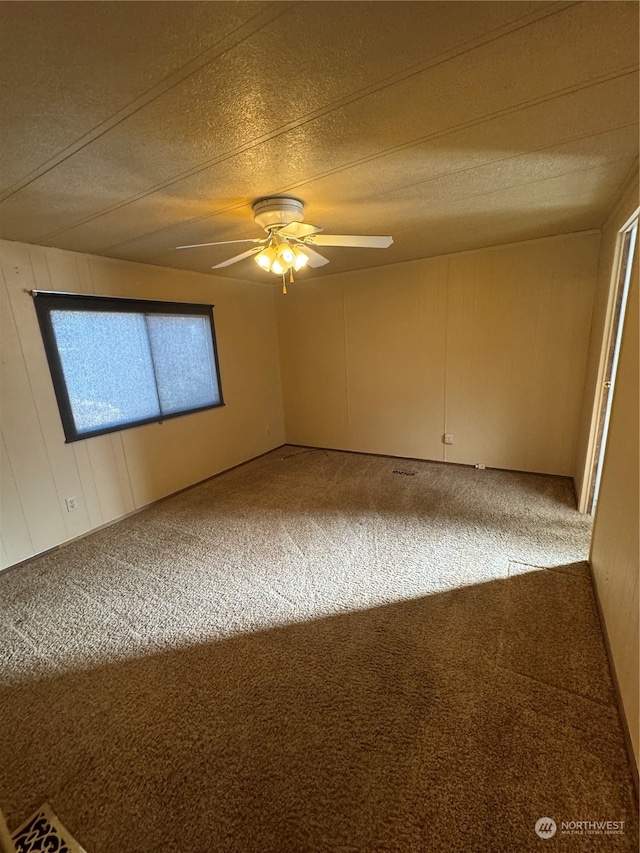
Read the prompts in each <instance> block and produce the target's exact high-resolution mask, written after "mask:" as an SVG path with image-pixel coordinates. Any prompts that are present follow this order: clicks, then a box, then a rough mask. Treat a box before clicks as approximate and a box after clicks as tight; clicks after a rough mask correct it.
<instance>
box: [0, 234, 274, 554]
mask: <svg viewBox="0 0 640 853" xmlns="http://www.w3.org/2000/svg"><path fill="white" fill-rule="evenodd" d="M0 267H1V271H2V280H1V281H0V300H1V304H0V320H1V323H2V327H1V333H2V335H1V343H2V397H1V400H2V410H1V417H0V420H1V427H2V440H1V447H0V449H1V454H2V456H1V460H0V465H1V467H0V473H1V478H2V479H1V505H0V512H1V519H2V537H1V542H0V545H1V549H2V551H1V559H2V563H1V565H2V567H6V566H8V565H12V564H13V563H16V562H18V561H20V560H23V559H25V558H27V557H29V556H31V555H33V554H37V553H39V552H41V551H44V550H46V549H47V548H51V547H53V546H55V545H58V544H60V543H61V542H64V541H66V540H68V539H70V538H73V537H74V536H78V535H80V534H83V533H86V532H87V531H89V530H92V529H94V528H96V527H98V526H100V525H102V524H105V523H106V522H109V521H112V520H113V519H116V518H118V517H120V516H122V515H124V514H126V513H128V512H130V511H132V510H134V509H137V508H139V507H142V506H144V505H146V504H148V503H150V502H152V501H154V500H157V499H159V498H161V497H164V496H165V495H168V494H171V493H172V492H175V491H177V490H179V489H181V488H184V487H186V486H189V485H191V484H192V483H195V482H198V481H199V480H202V479H205V478H206V477H209V476H212V475H213V474H216V473H217V472H219V471H222V470H224V469H226V468H229V467H231V466H233V465H236V464H238V463H240V462H243V461H245V460H246V459H250V458H252V457H254V456H257V455H259V454H260V453H263V452H265V451H267V450H269V449H271V448H272V447H277V446H279V445H280V444H282V443H283V441H284V428H283V418H282V400H281V393H280V377H279V364H278V342H277V335H276V329H275V314H274V302H273V291H272V288H271V287H269V286H266V285H259V284H251V283H247V282H241V281H237V280H230V279H224V278H220V277H214V276H207V275H202V274H199V273H188V272H182V271H177V270H171V269H164V268H162V267H153V266H148V265H144V264H133V263H126V262H123V261H116V260H109V259H106V258H98V257H93V256H90V255H80V254H77V253H74V252H65V251H60V250H57V249H49V248H42V247H37V246H28V245H24V244H20V243H10V242H6V241H1V242H0ZM32 289H39V290H58V291H72V292H77V293H97V294H102V295H110V296H125V297H140V298H143V299H167V300H174V301H180V302H205V303H209V302H210V303H213V304H214V305H215V306H216V307H215V312H214V316H215V322H216V334H217V343H218V353H219V359H220V373H221V379H222V387H223V391H224V397H225V403H226V405H225V407H224V408H221V409H213V410H210V411H206V412H199V413H195V414H192V415H185V416H184V417H180V418H175V419H170V420H168V421H165V422H164V423H163V424H148V425H146V426H141V427H136V428H133V429H128V430H125V431H122V432H117V433H112V434H110V435H105V436H97V437H95V438H89V439H86V440H85V441H80V442H76V443H73V444H65V443H64V435H63V432H62V425H61V422H60V415H59V412H58V407H57V404H56V400H55V395H54V391H53V385H52V382H51V377H50V374H49V369H48V366H47V361H46V356H45V352H44V347H43V344H42V339H41V336H40V330H39V327H38V323H37V319H36V314H35V308H34V305H33V299H32V297H31V296H30V295H29V294H28V293H26V292H25V291H29V290H32ZM72 495H73V496H75V497H76V498H77V499H78V509H77V510H76V511H75V512H71V513H69V512H67V509H66V505H65V498H66V497H69V496H72Z"/></svg>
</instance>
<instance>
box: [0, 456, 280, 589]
mask: <svg viewBox="0 0 640 853" xmlns="http://www.w3.org/2000/svg"><path fill="white" fill-rule="evenodd" d="M282 447H286V443H285V444H277V445H276V446H275V447H271V448H270V449H269V450H265V451H264V453H258V455H257V456H252V457H251V458H250V459H245V460H244V462H238V464H237V465H231V466H230V467H229V468H223V469H222V471H218V472H217V473H215V474H212V475H211V476H210V477H205V478H204V479H203V480H198V481H197V482H196V483H191V485H190V486H185V487H184V488H183V489H178V490H177V491H176V492H171V493H170V494H168V495H165V496H164V497H162V498H158V499H157V500H155V501H151V503H148V504H145V505H144V506H141V507H138V508H137V509H132V510H131V512H126V513H125V514H124V515H119V516H118V517H117V518H112V519H111V521H105V523H104V524H100V525H99V526H98V527H92V528H91V530H87V531H86V532H85V533H81V534H80V535H79V536H74V537H73V538H72V539H65V541H64V542H61V543H60V544H59V545H54V546H53V547H52V548H47V549H46V551H38V553H37V554H32V556H31V557H26V558H25V559H24V560H20V562H18V563H12V564H11V565H10V566H5V567H4V569H0V575H3V574H5V573H6V572H12V571H13V570H14V569H19V568H21V567H22V566H26V565H28V564H29V563H33V561H34V560H39V559H40V558H41V557H45V556H46V555H47V554H54V553H55V552H56V551H60V549H61V548H66V547H67V545H72V544H73V543H74V542H79V541H80V540H81V539H86V538H87V536H91V534H92V533H97V532H98V531H99V530H105V529H106V528H107V527H113V525H114V524H118V522H120V521H124V520H125V518H131V516H132V515H139V514H140V513H141V512H145V510H148V509H149V508H150V507H152V506H156V504H161V503H163V502H164V501H168V500H169V499H170V498H175V497H176V495H181V494H182V493H183V492H188V491H190V490H191V489H195V488H196V487H197V486H201V485H202V484H203V483H208V482H209V480H215V479H216V477H220V476H221V475H222V474H228V473H229V471H235V469H236V468H242V466H243V465H248V464H249V463H250V462H255V461H256V459H262V457H263V456H268V454H269V453H273V452H274V451H275V450H280V449H281V448H282Z"/></svg>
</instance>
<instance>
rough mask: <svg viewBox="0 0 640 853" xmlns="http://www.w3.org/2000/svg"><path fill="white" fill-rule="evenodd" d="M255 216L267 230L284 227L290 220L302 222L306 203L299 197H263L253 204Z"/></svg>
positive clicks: (259, 223)
mask: <svg viewBox="0 0 640 853" xmlns="http://www.w3.org/2000/svg"><path fill="white" fill-rule="evenodd" d="M253 218H254V220H255V221H256V223H257V224H258V225H259V226H260V227H261V228H264V230H265V231H270V230H271V229H272V228H283V227H284V226H285V225H289V223H290V222H302V220H303V219H304V203H303V202H302V201H300V199H299V198H261V199H258V201H256V202H255V203H254V205H253Z"/></svg>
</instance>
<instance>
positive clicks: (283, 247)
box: [276, 242, 296, 269]
mask: <svg viewBox="0 0 640 853" xmlns="http://www.w3.org/2000/svg"><path fill="white" fill-rule="evenodd" d="M276 252H277V254H278V261H279V262H280V264H281V265H282V266H283V267H285V269H288V268H289V267H290V266H292V265H293V262H294V261H295V259H296V256H295V255H294V253H293V249H292V248H291V246H290V245H289V244H288V243H286V242H285V243H280V245H279V246H278V248H277V249H276Z"/></svg>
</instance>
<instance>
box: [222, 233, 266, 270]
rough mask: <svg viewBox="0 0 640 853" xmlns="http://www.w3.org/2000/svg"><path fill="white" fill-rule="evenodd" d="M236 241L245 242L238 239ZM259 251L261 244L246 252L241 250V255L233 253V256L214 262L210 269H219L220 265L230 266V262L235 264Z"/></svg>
mask: <svg viewBox="0 0 640 853" xmlns="http://www.w3.org/2000/svg"><path fill="white" fill-rule="evenodd" d="M238 242H246V241H242V240H239V241H238ZM259 251H261V246H256V247H255V249H247V251H246V252H243V253H242V254H241V255H235V256H234V257H233V258H229V260H228V261H223V262H222V263H221V264H216V265H215V267H211V269H212V270H219V269H220V267H230V266H231V264H237V263H238V261H243V260H244V259H245V258H250V257H251V255H255V254H256V252H259Z"/></svg>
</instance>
